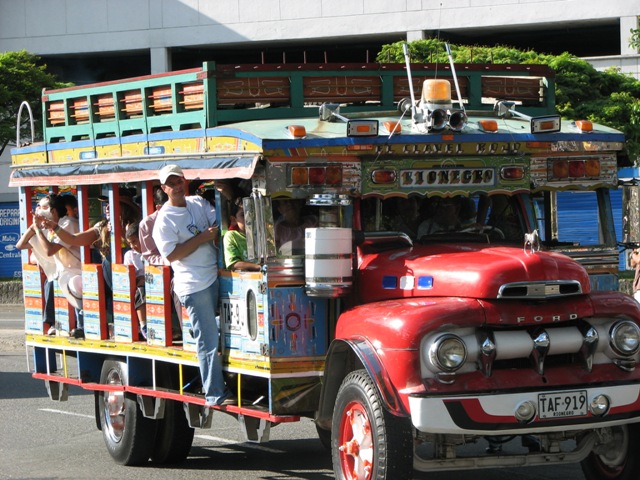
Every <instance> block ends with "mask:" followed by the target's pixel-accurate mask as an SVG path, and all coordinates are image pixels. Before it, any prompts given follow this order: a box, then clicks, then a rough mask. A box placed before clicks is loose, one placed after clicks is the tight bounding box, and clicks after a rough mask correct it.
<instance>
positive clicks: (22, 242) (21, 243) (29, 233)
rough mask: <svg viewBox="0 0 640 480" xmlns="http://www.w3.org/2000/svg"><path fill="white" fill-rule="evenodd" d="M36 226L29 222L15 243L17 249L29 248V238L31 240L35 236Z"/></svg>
mask: <svg viewBox="0 0 640 480" xmlns="http://www.w3.org/2000/svg"><path fill="white" fill-rule="evenodd" d="M37 228H38V227H37V226H36V225H35V224H31V225H30V226H29V228H27V230H26V231H25V232H24V233H23V234H22V236H21V237H20V239H19V240H18V242H17V243H16V248H17V249H18V250H25V249H27V248H31V245H30V244H29V240H31V239H32V238H33V237H34V236H35V234H36V229H37Z"/></svg>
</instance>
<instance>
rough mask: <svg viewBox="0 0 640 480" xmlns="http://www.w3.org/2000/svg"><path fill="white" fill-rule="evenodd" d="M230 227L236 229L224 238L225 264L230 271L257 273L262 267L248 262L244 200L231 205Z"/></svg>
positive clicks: (227, 233) (230, 230)
mask: <svg viewBox="0 0 640 480" xmlns="http://www.w3.org/2000/svg"><path fill="white" fill-rule="evenodd" d="M229 225H230V226H235V227H236V228H235V229H231V228H229V230H228V231H227V232H226V233H225V234H224V237H222V245H223V247H224V263H225V265H226V267H227V268H228V269H229V270H248V271H252V272H257V271H259V270H260V265H258V264H257V263H252V262H248V261H247V258H248V257H247V236H246V230H245V228H246V226H245V223H244V209H243V207H242V199H241V198H238V199H236V200H235V201H234V202H233V203H232V204H231V217H230V219H229Z"/></svg>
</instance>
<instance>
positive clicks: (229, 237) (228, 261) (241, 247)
mask: <svg viewBox="0 0 640 480" xmlns="http://www.w3.org/2000/svg"><path fill="white" fill-rule="evenodd" d="M222 245H223V247H224V264H225V265H226V267H227V268H231V267H232V266H233V264H234V263H236V262H240V261H243V262H246V261H247V237H246V235H245V234H244V233H243V232H241V231H240V230H229V231H227V233H225V234H224V237H222Z"/></svg>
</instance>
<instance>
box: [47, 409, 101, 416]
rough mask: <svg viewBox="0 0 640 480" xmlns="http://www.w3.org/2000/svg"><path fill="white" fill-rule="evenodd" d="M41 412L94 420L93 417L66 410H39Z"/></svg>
mask: <svg viewBox="0 0 640 480" xmlns="http://www.w3.org/2000/svg"><path fill="white" fill-rule="evenodd" d="M38 410H40V411H41V412H49V413H61V414H62V415H72V416H74V417H83V418H94V417H93V415H83V414H82V413H75V412H65V411H64V410H54V409H53V408H39V409H38Z"/></svg>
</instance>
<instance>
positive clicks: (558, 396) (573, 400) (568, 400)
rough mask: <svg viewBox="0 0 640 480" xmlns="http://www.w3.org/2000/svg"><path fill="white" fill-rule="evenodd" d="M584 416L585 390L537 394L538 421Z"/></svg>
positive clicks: (585, 405)
mask: <svg viewBox="0 0 640 480" xmlns="http://www.w3.org/2000/svg"><path fill="white" fill-rule="evenodd" d="M586 416H587V391H586V390H573V391H568V392H550V393H540V394H538V418H540V419H546V418H567V417H586Z"/></svg>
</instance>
